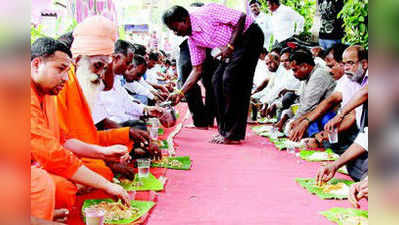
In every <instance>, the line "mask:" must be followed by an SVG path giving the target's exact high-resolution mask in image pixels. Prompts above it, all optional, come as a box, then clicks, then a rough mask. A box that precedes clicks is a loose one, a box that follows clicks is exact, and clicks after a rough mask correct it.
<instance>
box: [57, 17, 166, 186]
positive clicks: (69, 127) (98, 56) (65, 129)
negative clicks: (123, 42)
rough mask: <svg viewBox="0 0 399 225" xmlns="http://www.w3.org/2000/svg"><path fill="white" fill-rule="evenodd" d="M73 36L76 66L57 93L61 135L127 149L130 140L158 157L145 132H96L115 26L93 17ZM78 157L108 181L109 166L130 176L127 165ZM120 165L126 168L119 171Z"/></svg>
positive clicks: (158, 153)
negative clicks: (94, 115) (95, 114)
mask: <svg viewBox="0 0 399 225" xmlns="http://www.w3.org/2000/svg"><path fill="white" fill-rule="evenodd" d="M73 36H74V41H73V43H72V46H71V51H72V54H73V60H74V64H75V68H71V70H70V71H69V73H68V81H67V83H66V85H65V88H64V90H63V91H62V92H61V93H60V94H59V95H58V96H57V105H58V118H59V121H60V127H61V136H62V137H63V138H65V139H70V138H75V139H79V140H80V141H83V142H86V143H90V144H98V145H101V146H109V145H113V144H122V145H126V146H127V147H128V148H129V149H131V147H132V146H133V142H135V143H141V145H143V146H144V148H142V150H143V149H145V150H146V151H147V152H148V154H149V155H151V156H154V157H156V158H159V157H160V155H161V153H160V151H159V149H158V148H157V146H156V145H153V144H152V143H150V142H149V140H148V134H147V133H146V132H144V131H141V130H137V129H134V128H129V127H123V128H116V129H110V130H106V131H98V130H97V129H96V127H95V125H94V122H93V118H92V116H91V112H92V110H95V107H96V102H97V100H98V96H99V93H100V92H101V91H102V90H103V88H104V84H103V79H104V76H105V73H106V71H107V70H108V69H109V68H108V66H109V65H112V64H111V62H112V57H111V56H112V54H113V53H114V43H115V41H116V27H115V25H114V24H113V23H112V22H111V21H110V20H108V19H107V18H105V17H102V16H92V17H89V18H87V19H86V20H85V21H83V22H82V23H80V24H78V26H77V27H76V28H75V31H74V32H73ZM126 157H129V156H126ZM81 160H82V161H83V163H84V164H85V165H87V166H88V167H90V168H91V169H93V170H94V171H96V172H98V173H100V174H101V175H103V176H104V177H105V178H107V179H109V180H112V178H113V173H112V170H111V169H110V168H109V167H108V166H112V167H113V169H114V172H115V169H117V168H118V169H117V170H116V171H117V172H122V173H123V174H125V175H128V176H129V177H131V175H132V172H131V170H130V169H127V168H128V166H127V165H125V166H123V167H120V166H118V167H117V168H116V167H114V166H115V165H114V164H109V163H108V162H107V160H106V159H98V158H81ZM106 162H107V164H106ZM121 168H125V169H123V170H122V171H120V169H121ZM130 168H131V167H130Z"/></svg>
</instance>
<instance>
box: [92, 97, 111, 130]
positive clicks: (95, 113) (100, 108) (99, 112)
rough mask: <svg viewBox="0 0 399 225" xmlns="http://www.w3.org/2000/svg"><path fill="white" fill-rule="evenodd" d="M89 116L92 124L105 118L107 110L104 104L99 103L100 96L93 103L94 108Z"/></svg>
mask: <svg viewBox="0 0 399 225" xmlns="http://www.w3.org/2000/svg"><path fill="white" fill-rule="evenodd" d="M91 116H92V117H93V122H94V124H97V123H99V122H101V121H103V120H104V119H105V118H107V111H106V110H105V108H104V105H102V104H101V103H100V96H98V99H97V101H96V104H95V105H94V109H93V110H91Z"/></svg>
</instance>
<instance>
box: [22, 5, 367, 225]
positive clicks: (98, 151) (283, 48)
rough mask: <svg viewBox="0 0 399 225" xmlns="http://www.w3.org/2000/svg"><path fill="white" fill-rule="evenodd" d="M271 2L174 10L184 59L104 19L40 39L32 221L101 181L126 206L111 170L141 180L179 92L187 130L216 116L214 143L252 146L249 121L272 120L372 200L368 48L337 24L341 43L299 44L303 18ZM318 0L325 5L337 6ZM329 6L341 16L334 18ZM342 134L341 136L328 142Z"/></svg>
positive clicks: (167, 16) (53, 216) (171, 19)
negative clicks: (349, 40)
mask: <svg viewBox="0 0 399 225" xmlns="http://www.w3.org/2000/svg"><path fill="white" fill-rule="evenodd" d="M326 2H327V3H326ZM331 2H332V1H331ZM267 4H268V7H269V10H270V12H271V15H267V14H264V13H263V12H261V10H260V3H259V2H258V1H256V0H252V1H250V2H249V4H248V8H247V13H243V12H241V11H237V10H233V9H230V8H227V7H225V6H223V5H220V4H215V3H210V4H206V5H204V4H200V3H196V4H193V5H192V7H190V8H189V9H186V8H183V7H181V6H173V7H171V8H170V9H168V10H166V11H165V13H164V14H163V16H162V21H163V23H164V24H165V26H166V27H167V28H168V29H170V30H171V31H173V32H174V33H175V34H176V35H178V36H182V37H187V38H186V39H185V40H184V41H183V42H182V43H181V44H180V45H179V49H178V57H177V58H173V57H172V56H171V55H169V54H166V53H165V52H164V51H162V50H153V49H147V48H146V47H145V46H143V45H141V44H139V43H132V42H129V41H127V40H121V39H117V29H116V27H115V25H114V24H113V23H112V22H111V21H110V20H108V19H106V18H105V17H102V16H91V17H88V18H87V19H86V20H84V21H83V22H82V23H80V24H78V25H77V27H76V28H75V29H74V31H73V32H70V33H67V34H65V35H62V36H61V37H59V38H58V39H57V40H55V39H52V38H48V37H45V38H39V39H37V40H36V41H35V42H34V43H33V44H32V46H31V128H30V129H31V156H32V158H31V215H32V217H31V221H32V224H59V223H58V222H56V221H62V219H65V217H67V215H68V210H70V209H71V208H72V206H74V204H75V203H76V196H77V195H79V194H82V193H87V192H88V191H90V190H93V189H100V190H104V191H105V192H107V193H108V194H110V195H113V196H116V197H118V198H120V199H122V200H123V201H124V202H125V203H126V204H129V196H128V193H127V192H126V191H125V190H124V189H123V188H122V187H121V186H119V185H117V184H114V183H112V179H113V177H114V174H115V173H118V174H122V175H123V176H126V177H129V178H132V177H133V176H134V172H133V166H132V165H133V161H134V160H135V159H137V158H153V159H160V158H161V157H162V154H161V151H160V149H159V147H158V145H157V142H155V141H154V140H153V139H152V138H151V132H149V130H148V128H147V127H148V122H149V119H150V118H158V119H159V120H160V121H161V123H162V124H163V125H165V126H172V125H173V123H170V121H165V120H168V119H170V118H172V120H173V119H175V118H173V116H170V115H169V114H170V110H168V109H167V108H165V107H164V106H165V105H167V106H174V105H177V104H179V103H180V102H182V101H185V102H187V105H188V108H189V110H190V111H191V115H192V120H193V124H192V125H191V126H190V127H192V128H196V129H205V130H206V129H208V128H209V127H213V126H215V121H216V125H217V127H218V132H217V134H215V135H214V136H213V137H212V138H211V140H210V142H211V143H215V144H234V145H238V144H242V145H245V137H246V128H247V123H248V122H253V121H252V120H258V119H260V118H275V119H276V120H277V122H275V123H274V124H273V126H274V127H276V129H278V130H279V131H280V132H282V133H284V134H285V136H287V137H288V138H289V139H290V140H291V141H294V142H302V143H304V144H305V145H306V146H307V147H308V148H324V149H326V148H331V149H332V150H333V151H334V152H335V153H337V154H339V155H341V156H340V158H339V159H338V160H337V161H335V162H333V163H330V164H326V165H325V166H322V167H321V168H320V170H319V171H318V172H317V174H315V177H316V181H317V182H318V183H322V182H328V181H329V180H330V179H332V178H333V177H334V175H335V173H336V172H337V170H338V169H339V168H341V167H342V166H344V165H346V166H347V168H348V172H349V175H350V176H351V178H352V179H353V180H354V181H356V182H358V183H356V184H354V185H353V186H352V189H351V194H350V197H349V199H350V200H351V201H352V202H353V203H354V204H355V205H357V204H358V201H359V200H360V199H361V198H368V123H367V100H368V53H367V50H365V49H364V48H363V47H361V46H358V45H352V46H347V45H345V44H342V43H340V41H338V39H339V38H340V37H339V35H335V33H336V32H337V31H334V32H335V33H334V35H335V36H334V35H333V36H334V38H336V40H332V39H331V40H330V39H328V37H329V36H328V35H324V36H322V35H321V37H323V38H324V39H320V44H315V43H307V42H305V41H301V40H299V39H298V38H297V37H296V36H295V35H296V34H299V33H300V32H301V31H302V30H303V25H304V19H303V17H302V16H300V15H299V14H298V13H297V12H295V11H294V10H293V9H291V8H289V7H287V6H285V5H283V4H281V3H280V2H279V1H278V0H267ZM320 5H321V6H320V7H321V10H322V13H327V12H325V11H326V10H325V8H326V5H331V4H330V3H329V1H328V0H324V1H320ZM341 7H342V6H341ZM323 10H324V11H323ZM338 12H339V11H338ZM338 12H336V14H337V13H338ZM328 14H329V15H328V16H329V17H328V18H327V19H329V20H331V19H332V20H333V22H334V21H335V20H336V15H335V18H331V15H330V14H331V12H328ZM322 18H323V16H322ZM330 22H331V21H330ZM330 25H331V24H330ZM320 32H321V33H322V32H326V31H325V29H321V31H320ZM329 32H330V30H329ZM154 48H155V47H154ZM199 80H201V81H202V82H201V83H202V84H199ZM203 95H205V100H203ZM249 109H251V110H250V111H251V114H249ZM256 112H258V113H257V114H256ZM253 113H255V116H254V115H253ZM165 118H168V119H165ZM334 133H336V134H337V135H338V141H337V142H335V143H330V140H329V136H331V135H332V134H334ZM53 221H54V222H53Z"/></svg>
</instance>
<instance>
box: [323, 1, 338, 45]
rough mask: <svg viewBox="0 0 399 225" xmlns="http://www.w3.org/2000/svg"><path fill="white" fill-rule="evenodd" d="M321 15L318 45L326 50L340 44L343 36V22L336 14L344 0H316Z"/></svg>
mask: <svg viewBox="0 0 399 225" xmlns="http://www.w3.org/2000/svg"><path fill="white" fill-rule="evenodd" d="M318 7H319V11H320V15H321V26H320V31H319V44H320V46H321V47H322V48H323V49H324V50H326V49H329V48H330V47H332V46H333V45H334V44H337V43H341V39H342V38H343V36H344V29H343V27H342V24H343V20H342V19H341V18H338V13H339V12H340V11H341V10H342V8H343V7H344V0H318Z"/></svg>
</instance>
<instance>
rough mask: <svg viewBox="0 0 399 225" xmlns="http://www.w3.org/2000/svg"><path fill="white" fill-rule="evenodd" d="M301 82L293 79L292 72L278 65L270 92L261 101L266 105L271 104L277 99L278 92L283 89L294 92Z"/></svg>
mask: <svg viewBox="0 0 399 225" xmlns="http://www.w3.org/2000/svg"><path fill="white" fill-rule="evenodd" d="M300 85H301V82H300V81H299V80H298V79H296V78H295V76H294V74H293V72H292V70H286V69H285V68H284V66H283V65H280V66H279V68H278V69H277V71H276V78H275V80H274V85H273V87H272V88H271V89H270V92H269V93H268V95H267V96H265V97H264V98H263V99H262V100H261V101H262V102H265V103H267V104H269V105H270V104H271V103H273V101H274V100H275V99H277V98H278V95H279V94H280V92H281V91H282V90H284V89H288V90H293V91H296V90H298V89H299V87H300Z"/></svg>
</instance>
